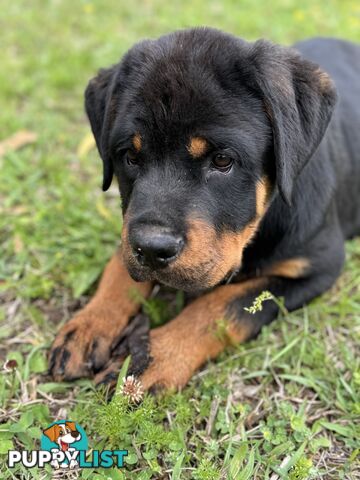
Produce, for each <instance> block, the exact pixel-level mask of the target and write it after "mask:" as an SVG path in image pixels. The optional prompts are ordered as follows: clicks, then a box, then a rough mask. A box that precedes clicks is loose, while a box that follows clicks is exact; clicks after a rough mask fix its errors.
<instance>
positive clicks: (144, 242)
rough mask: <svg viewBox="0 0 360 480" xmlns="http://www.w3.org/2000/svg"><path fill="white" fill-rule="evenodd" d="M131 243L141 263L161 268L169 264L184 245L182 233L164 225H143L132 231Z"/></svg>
mask: <svg viewBox="0 0 360 480" xmlns="http://www.w3.org/2000/svg"><path fill="white" fill-rule="evenodd" d="M130 243H131V246H132V248H133V252H134V255H135V257H136V258H137V260H138V262H139V263H140V265H146V266H148V267H151V268H161V267H165V266H166V265H169V263H171V262H172V261H173V260H175V258H176V257H177V255H178V254H179V253H180V251H181V250H182V248H183V246H184V240H183V238H182V237H181V236H180V235H174V234H173V233H171V232H170V231H169V230H166V229H164V228H162V227H142V228H137V229H136V230H135V231H132V232H131V233H130Z"/></svg>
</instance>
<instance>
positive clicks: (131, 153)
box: [126, 149, 137, 165]
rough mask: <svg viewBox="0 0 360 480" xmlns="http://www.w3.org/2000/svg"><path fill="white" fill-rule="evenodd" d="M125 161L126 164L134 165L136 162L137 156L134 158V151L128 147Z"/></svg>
mask: <svg viewBox="0 0 360 480" xmlns="http://www.w3.org/2000/svg"><path fill="white" fill-rule="evenodd" d="M126 163H127V164H128V165H136V164H137V158H136V153H135V152H134V151H133V150H131V149H129V150H127V152H126Z"/></svg>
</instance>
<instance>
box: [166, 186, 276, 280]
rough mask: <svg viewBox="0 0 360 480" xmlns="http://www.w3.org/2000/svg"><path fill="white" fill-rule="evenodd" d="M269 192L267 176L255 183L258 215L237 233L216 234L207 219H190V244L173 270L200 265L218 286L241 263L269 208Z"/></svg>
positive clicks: (188, 243) (202, 272)
mask: <svg viewBox="0 0 360 480" xmlns="http://www.w3.org/2000/svg"><path fill="white" fill-rule="evenodd" d="M269 195H270V182H269V181H268V180H267V179H266V178H264V179H262V180H261V181H259V182H258V184H257V186H256V216H255V218H254V219H253V220H252V221H251V222H250V223H249V224H248V225H247V226H246V227H245V228H244V229H243V230H241V231H240V232H238V233H234V232H224V233H222V234H217V232H215V230H214V229H213V228H212V227H211V226H210V225H208V224H207V223H206V222H204V221H202V220H191V221H190V222H189V228H188V242H187V246H186V247H185V249H184V251H183V253H182V255H181V256H180V257H179V259H178V260H176V261H175V262H174V263H173V264H172V265H171V268H172V269H174V271H175V270H176V269H180V270H191V271H192V270H194V266H197V267H198V273H199V274H200V275H201V277H203V276H205V275H204V274H206V276H207V279H208V280H209V286H211V285H216V284H217V283H218V282H220V281H221V280H222V279H223V278H224V276H225V275H226V274H227V273H228V272H229V271H230V270H233V269H236V268H238V267H239V266H240V264H241V259H242V254H243V251H244V248H245V247H246V246H247V245H248V244H249V242H250V241H251V239H252V238H253V236H254V235H255V233H256V231H257V228H258V226H259V223H260V221H261V219H262V217H263V216H264V214H265V212H266V210H267V206H268V198H269ZM202 266H203V268H201V267H202ZM205 266H207V271H206V272H204V269H205Z"/></svg>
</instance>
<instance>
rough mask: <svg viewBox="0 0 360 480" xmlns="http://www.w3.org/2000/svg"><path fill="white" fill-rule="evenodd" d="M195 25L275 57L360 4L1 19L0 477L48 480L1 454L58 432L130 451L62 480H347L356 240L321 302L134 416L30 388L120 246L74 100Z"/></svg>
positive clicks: (349, 32)
mask: <svg viewBox="0 0 360 480" xmlns="http://www.w3.org/2000/svg"><path fill="white" fill-rule="evenodd" d="M205 24H206V25H211V26H215V27H219V28H222V29H224V30H227V31H230V32H233V33H235V34H238V35H240V36H243V37H244V38H246V39H249V40H251V39H256V38H259V37H266V38H268V39H272V40H274V41H277V42H281V43H284V44H291V43H292V42H293V41H296V40H298V39H302V38H306V37H309V36H314V35H325V36H326V35H332V36H340V37H344V38H348V39H352V40H355V41H360V4H359V3H358V2H356V1H355V0H351V1H350V0H343V1H341V0H317V1H310V0H303V1H302V2H301V3H299V2H296V1H295V0H274V1H272V2H269V1H266V0H253V1H250V0H239V1H235V0H224V1H222V2H220V1H214V0H208V1H205V0H192V1H191V2H190V1H186V2H180V1H175V2H169V1H165V0H140V1H139V2H136V3H134V2H130V1H124V0H117V1H115V0H109V1H93V2H90V1H82V0H78V1H69V0H64V1H61V0H52V1H50V0H48V1H45V0H33V1H31V2H28V1H25V0H17V1H14V2H4V3H3V4H2V8H1V13H0V28H1V69H0V104H1V110H0V124H1V132H0V155H1V156H0V172H1V173H0V176H1V177H0V245H1V257H0V363H1V365H3V363H4V362H5V360H6V359H14V360H16V362H17V364H18V366H17V368H16V369H15V370H14V371H11V369H10V371H9V372H6V371H4V370H3V371H2V372H1V373H0V478H1V479H12V478H22V479H27V478H29V479H30V478H35V479H38V478H39V479H45V478H51V477H52V473H51V469H50V468H49V469H47V470H39V469H37V468H33V469H31V470H26V469H24V468H16V469H12V470H10V469H9V468H8V467H7V465H6V453H7V450H8V449H10V448H16V449H23V448H26V449H28V450H31V449H38V448H39V439H40V436H41V429H43V428H45V427H47V425H48V424H50V423H51V422H52V421H54V420H56V419H61V418H68V419H73V420H74V421H76V422H77V423H79V424H80V425H81V426H82V427H83V428H84V429H85V431H86V432H87V434H88V437H89V441H90V446H91V447H92V448H94V449H98V450H101V449H116V448H118V449H128V451H129V455H128V457H127V460H126V467H125V468H124V469H122V470H113V469H103V470H102V469H96V471H93V470H92V469H85V470H82V471H81V472H77V473H69V474H66V475H65V477H64V478H92V479H93V478H94V479H106V478H111V479H139V480H146V479H172V480H177V479H184V480H186V479H195V480H215V479H229V480H233V479H234V480H246V479H271V480H277V479H290V480H302V479H336V480H338V479H356V478H360V464H359V454H360V440H359V439H360V351H359V345H360V285H359V284H360V282H359V279H360V241H359V240H353V241H351V242H348V244H347V262H346V268H345V270H344V272H343V274H342V276H341V278H340V279H339V280H338V282H337V284H336V285H335V286H334V287H333V289H332V290H331V291H330V292H328V293H327V294H326V295H324V296H322V297H321V298H319V299H317V300H316V301H314V302H312V304H311V305H309V306H308V307H306V308H304V309H302V310H300V311H297V312H295V313H293V314H291V315H286V318H285V319H282V320H280V321H277V322H275V323H274V324H273V325H271V326H270V327H268V328H266V329H264V331H263V332H262V333H261V335H260V336H259V337H258V338H257V339H256V340H254V341H252V342H250V343H248V344H246V345H240V346H238V347H233V348H231V349H229V350H228V351H227V352H225V353H224V354H222V355H221V356H220V357H219V358H218V360H217V361H215V362H211V363H208V364H207V365H206V366H205V367H204V368H203V369H202V370H201V371H200V372H199V373H198V374H197V375H196V376H195V377H194V378H193V379H192V380H191V382H190V384H189V385H188V387H187V388H185V389H184V390H183V391H182V392H181V393H172V394H164V395H161V396H158V397H153V396H145V399H144V401H143V403H142V404H141V405H140V406H138V407H136V406H134V405H131V404H129V403H128V401H127V400H126V398H124V397H122V396H121V395H116V396H115V397H114V399H113V400H112V401H110V402H109V401H108V399H107V394H106V391H104V390H95V389H94V387H93V386H92V384H91V382H90V381H88V380H81V381H77V382H75V383H71V384H67V383H54V382H52V380H51V378H49V377H48V376H47V374H46V370H47V360H46V356H47V352H48V348H49V345H50V343H51V341H52V339H53V338H54V335H55V332H56V330H57V329H58V327H59V326H60V325H61V324H63V323H64V322H65V321H66V320H68V319H69V318H70V317H71V316H72V315H73V313H74V312H75V311H76V310H77V309H78V308H80V306H81V305H83V304H85V303H86V302H87V300H88V298H89V296H90V295H91V294H92V292H93V291H94V288H95V286H96V282H97V280H98V278H99V275H100V273H101V271H102V268H103V267H104V265H105V263H106V261H107V259H108V258H109V257H110V256H111V254H112V252H113V251H114V248H115V246H116V245H117V244H118V242H119V238H120V231H121V217H120V208H119V205H120V200H119V198H118V193H117V190H116V188H115V187H114V186H113V187H112V189H110V190H109V191H108V192H107V193H106V194H104V193H102V192H101V189H100V184H101V162H100V160H99V157H98V154H97V152H96V151H95V149H94V148H93V143H92V137H91V134H90V129H89V125H88V123H87V120H86V118H85V115H84V111H83V91H84V88H85V85H86V84H87V81H88V80H89V78H91V77H92V76H93V75H94V74H95V72H96V71H97V69H98V68H100V67H102V66H108V65H110V64H111V63H114V62H116V61H117V60H118V59H119V58H120V57H121V55H122V54H123V53H124V52H125V51H126V50H127V49H128V48H129V47H130V46H131V45H132V44H133V43H134V42H135V41H137V40H139V39H141V38H143V37H156V36H158V35H160V34H162V33H165V32H168V31H171V30H173V29H176V28H181V27H186V26H192V25H205ZM359 81H360V79H359ZM24 130H26V131H28V132H30V133H31V134H32V135H30V137H29V142H28V144H27V145H23V146H22V148H15V147H16V145H15V144H14V142H7V143H6V145H7V146H9V144H10V147H9V148H1V146H3V147H4V144H3V143H1V142H3V141H4V140H6V139H8V138H9V137H11V136H12V135H14V134H16V133H19V132H20V137H18V138H20V140H21V138H23V139H24V134H21V132H22V131H24ZM21 135H22V137H21ZM18 147H20V145H18ZM2 150H3V151H2ZM4 150H5V151H4ZM177 300H178V302H179V301H180V302H181V297H179V298H178V299H177ZM144 308H146V310H147V312H149V313H150V316H151V319H152V322H153V324H159V323H161V322H163V321H164V320H165V319H166V318H168V317H169V316H170V315H171V309H172V307H171V306H169V305H168V304H167V303H166V302H164V300H162V299H160V298H156V297H155V298H154V299H152V300H151V301H150V303H148V304H147V305H145V306H144ZM1 365H0V368H1ZM57 478H59V477H57Z"/></svg>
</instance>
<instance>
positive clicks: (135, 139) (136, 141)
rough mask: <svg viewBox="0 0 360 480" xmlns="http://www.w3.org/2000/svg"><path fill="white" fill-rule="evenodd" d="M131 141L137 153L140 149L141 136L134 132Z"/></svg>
mask: <svg viewBox="0 0 360 480" xmlns="http://www.w3.org/2000/svg"><path fill="white" fill-rule="evenodd" d="M132 143H133V145H134V148H135V151H136V152H137V153H139V152H140V150H141V146H142V143H141V136H140V134H139V133H135V135H134V136H133V139H132Z"/></svg>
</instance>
